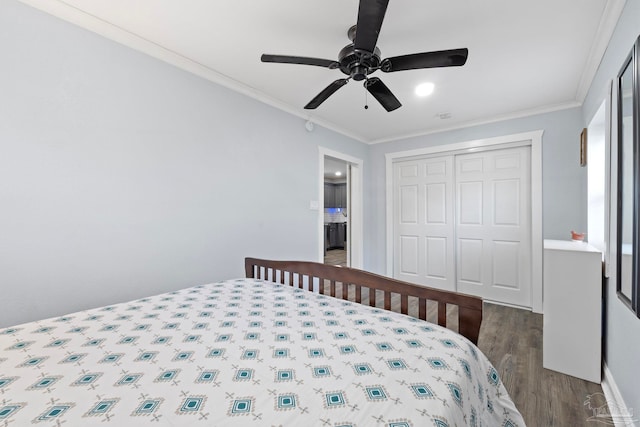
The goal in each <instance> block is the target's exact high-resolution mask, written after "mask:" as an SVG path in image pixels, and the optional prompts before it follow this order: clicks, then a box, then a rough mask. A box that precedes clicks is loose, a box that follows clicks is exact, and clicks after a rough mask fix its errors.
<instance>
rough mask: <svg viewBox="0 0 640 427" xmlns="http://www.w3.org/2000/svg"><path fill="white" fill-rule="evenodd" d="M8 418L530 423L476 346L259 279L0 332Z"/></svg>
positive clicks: (398, 426)
mask: <svg viewBox="0 0 640 427" xmlns="http://www.w3.org/2000/svg"><path fill="white" fill-rule="evenodd" d="M0 352H1V353H0V426H16V427H17V426H29V425H35V426H39V425H43V426H59V425H65V426H69V427H72V426H93V425H96V426H98V425H99V426H107V425H113V426H118V427H122V426H133V425H135V426H138V425H159V426H303V427H307V426H327V427H336V426H388V427H406V426H414V427H418V426H466V425H468V426H487V427H497V426H524V422H523V420H522V417H521V416H520V414H519V413H518V411H517V410H516V408H515V406H514V405H513V403H512V401H511V400H510V398H509V396H508V395H507V393H506V391H505V388H504V386H503V384H502V383H501V381H500V379H499V377H498V374H497V372H496V370H495V369H494V368H493V367H492V366H491V364H490V363H489V361H488V360H487V359H486V357H485V356H484V355H483V354H482V353H481V352H480V351H479V350H478V349H477V348H476V347H475V346H474V345H472V344H471V343H470V342H469V341H467V340H466V339H465V338H463V337H461V336H460V335H457V334H455V333H453V332H451V331H449V330H447V329H444V328H441V327H439V326H437V325H433V324H430V323H427V322H424V321H421V320H416V319H414V318H411V317H408V316H404V315H399V314H396V313H390V312H388V311H384V310H379V309H372V308H370V307H366V306H362V305H360V304H354V303H350V302H346V301H342V300H338V299H335V298H331V297H328V296H322V295H317V294H312V293H310V292H307V291H302V290H299V289H295V288H290V287H287V286H282V285H276V284H273V283H270V282H263V281H260V280H254V279H241V280H232V281H225V282H220V283H214V284H210V285H204V286H196V287H194V288H189V289H184V290H181V291H178V292H171V293H168V294H163V295H158V296H154V297H150V298H145V299H142V300H138V301H133V302H130V303H124V304H118V305H113V306H109V307H104V308H98V309H94V310H88V311H83V312H79V313H75V314H72V315H68V316H64V317H60V318H54V319H48V320H44V321H39V322H32V323H27V324H24V325H20V326H16V327H12V328H7V329H0Z"/></svg>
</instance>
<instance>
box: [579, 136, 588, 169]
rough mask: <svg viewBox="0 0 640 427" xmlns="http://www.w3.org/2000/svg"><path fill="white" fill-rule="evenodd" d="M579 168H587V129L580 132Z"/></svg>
mask: <svg viewBox="0 0 640 427" xmlns="http://www.w3.org/2000/svg"><path fill="white" fill-rule="evenodd" d="M580 166H587V128H584V129H582V132H580Z"/></svg>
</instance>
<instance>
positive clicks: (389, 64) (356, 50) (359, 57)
mask: <svg viewBox="0 0 640 427" xmlns="http://www.w3.org/2000/svg"><path fill="white" fill-rule="evenodd" d="M388 4H389V0H360V4H359V7H358V21H357V24H356V25H354V26H352V27H351V28H349V30H348V31H347V36H348V37H349V39H350V40H351V41H352V43H350V44H348V45H347V46H345V47H344V48H342V50H340V52H339V54H338V60H337V61H333V60H330V59H321V58H311V57H304V56H288V55H271V54H263V55H262V57H261V61H262V62H275V63H281V64H301V65H313V66H318V67H324V68H329V69H331V70H333V69H339V70H340V71H342V73H343V74H346V75H347V76H348V77H347V78H342V79H337V80H335V81H334V82H332V83H331V84H329V86H327V87H326V88H324V89H323V90H322V91H321V92H320V93H319V94H318V95H316V96H315V97H314V98H313V99H312V100H311V101H310V102H309V103H308V104H307V105H305V107H304V108H305V109H307V110H312V109H315V108H318V107H319V106H320V105H321V104H322V103H323V102H324V101H326V100H327V98H329V97H330V96H331V95H333V94H334V93H335V92H336V91H337V90H338V89H340V88H341V87H342V86H344V85H346V84H347V83H348V82H349V80H351V79H353V80H355V81H364V87H365V88H366V90H367V91H368V92H369V93H370V94H371V95H373V97H374V98H375V99H376V100H377V101H378V102H379V103H380V104H381V105H382V107H384V109H385V110H387V111H393V110H396V109H398V108H400V107H401V106H402V104H401V103H400V101H399V100H398V98H396V97H395V95H394V94H393V93H392V92H391V90H390V89H389V88H388V87H387V86H386V85H385V84H384V83H383V82H382V80H380V79H379V78H377V77H369V76H370V75H371V74H373V73H374V72H376V71H377V70H381V71H382V72H383V73H392V72H396V71H405V70H416V69H424V68H439V67H460V66H462V65H464V64H465V63H466V62H467V56H468V54H469V51H468V50H467V49H466V48H463V49H452V50H441V51H435V52H423V53H414V54H410V55H401V56H395V57H391V58H386V59H381V52H380V49H378V47H377V46H376V43H377V42H378V35H379V34H380V28H381V27H382V22H383V20H384V15H385V13H386V11H387V6H388ZM365 108H366V107H365Z"/></svg>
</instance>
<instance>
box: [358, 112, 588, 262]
mask: <svg viewBox="0 0 640 427" xmlns="http://www.w3.org/2000/svg"><path fill="white" fill-rule="evenodd" d="M582 127H583V125H582V116H581V111H580V109H579V108H572V109H568V110H561V111H556V112H552V113H547V114H540V115H536V116H529V117H524V118H520V119H513V120H506V121H501V122H496V123H491V124H485V125H482V126H474V127H469V128H464V129H458V130H454V131H449V132H443V133H435V134H431V135H426V136H421V137H416V138H410V139H405V140H401V141H394V142H389V143H384V144H377V145H374V146H372V147H371V152H370V158H371V169H370V176H369V182H370V183H371V187H372V188H371V193H372V195H373V196H372V198H371V206H372V209H371V213H372V216H371V218H370V220H369V222H368V223H367V225H368V226H369V228H368V229H367V233H366V234H367V236H369V242H370V243H371V250H370V251H369V252H368V254H367V255H368V258H367V259H366V260H365V261H366V264H365V265H366V266H367V267H369V268H372V269H375V268H377V269H378V270H377V271H378V272H380V273H384V272H385V271H384V269H385V259H386V258H385V252H386V235H385V232H386V231H385V230H386V228H385V227H386V209H385V191H386V187H385V185H386V184H385V172H384V170H385V154H386V153H394V152H401V151H406V150H413V149H418V148H423V147H430V146H435V145H442V144H452V143H456V142H464V141H471V140H476V139H482V138H491V137H497V136H504V135H509V134H515V133H521V132H529V131H535V130H544V134H543V136H542V169H543V170H542V188H543V197H542V199H543V200H542V203H543V207H542V209H543V219H542V220H543V235H544V238H546V239H565V240H566V239H568V238H570V237H569V236H570V231H571V230H584V231H586V229H587V216H586V209H585V207H586V204H587V198H586V169H585V168H582V167H580V164H579V135H580V130H581V129H582Z"/></svg>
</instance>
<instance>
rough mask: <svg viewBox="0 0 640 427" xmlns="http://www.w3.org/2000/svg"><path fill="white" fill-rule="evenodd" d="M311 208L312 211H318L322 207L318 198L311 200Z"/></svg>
mask: <svg viewBox="0 0 640 427" xmlns="http://www.w3.org/2000/svg"><path fill="white" fill-rule="evenodd" d="M309 209H311V210H312V211H317V210H318V209H320V203H319V202H318V201H317V200H311V201H310V202H309Z"/></svg>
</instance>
